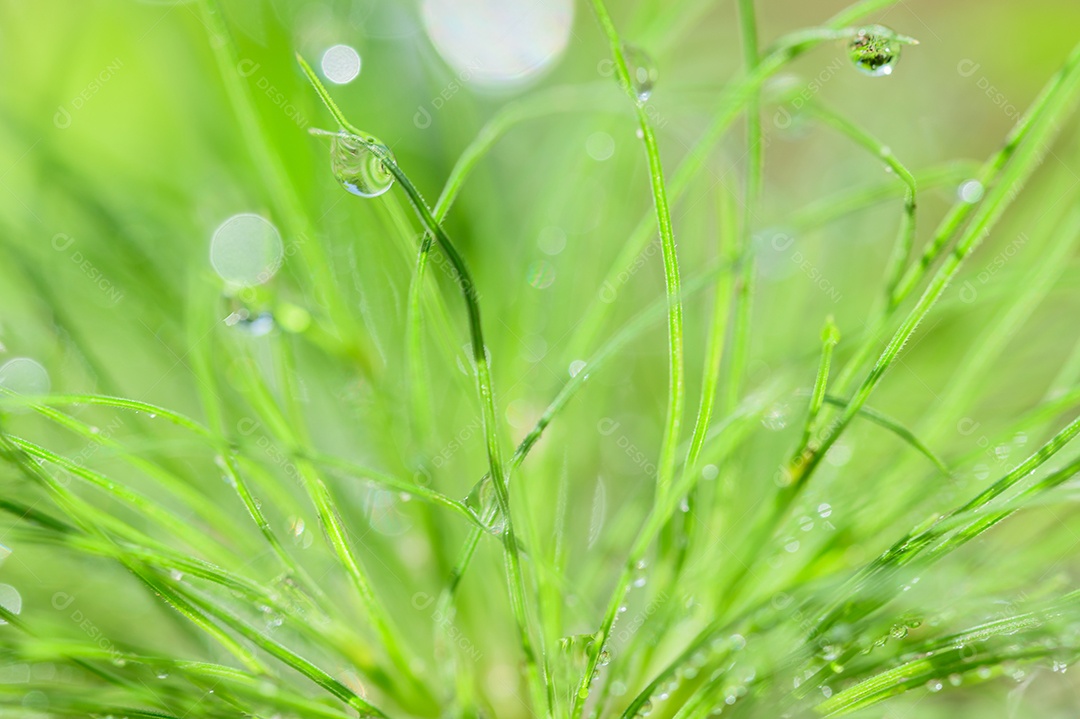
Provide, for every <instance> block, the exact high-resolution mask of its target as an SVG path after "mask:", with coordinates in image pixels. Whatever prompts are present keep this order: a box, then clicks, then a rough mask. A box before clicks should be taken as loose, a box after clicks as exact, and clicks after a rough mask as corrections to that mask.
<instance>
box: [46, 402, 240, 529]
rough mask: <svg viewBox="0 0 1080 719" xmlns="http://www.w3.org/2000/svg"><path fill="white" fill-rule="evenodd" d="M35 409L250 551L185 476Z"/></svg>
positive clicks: (75, 422)
mask: <svg viewBox="0 0 1080 719" xmlns="http://www.w3.org/2000/svg"><path fill="white" fill-rule="evenodd" d="M30 407H31V409H33V410H34V411H35V412H37V413H38V414H39V415H41V416H43V417H45V418H47V419H49V420H51V421H52V422H55V423H56V424H57V425H59V426H61V427H64V428H66V429H69V430H71V431H72V432H74V433H75V434H77V435H79V436H80V437H82V438H84V439H86V440H89V441H90V442H92V443H93V444H94V445H96V446H99V447H107V448H109V449H113V450H116V451H117V454H118V455H119V456H120V458H121V459H123V460H124V462H126V463H127V464H128V465H130V466H131V467H133V468H135V469H137V470H138V471H140V472H142V473H143V474H145V475H146V476H147V477H150V478H151V479H153V480H155V481H156V484H157V486H158V487H161V488H164V489H165V490H166V491H167V492H169V494H171V495H172V496H173V497H174V498H175V499H177V500H178V501H179V502H181V503H182V504H183V505H184V506H186V507H188V508H189V509H190V510H191V511H192V512H193V513H194V515H195V516H197V517H200V518H201V519H202V520H203V521H204V522H205V523H206V525H207V526H211V527H214V528H215V529H217V530H218V531H220V532H222V533H223V534H225V535H227V536H229V537H231V538H232V540H233V541H236V542H238V543H239V545H240V548H241V549H245V550H246V549H250V548H251V546H250V544H248V542H247V538H246V537H244V536H243V535H242V534H240V533H238V532H237V531H236V527H235V522H233V521H232V518H231V517H229V515H227V514H226V513H225V512H224V510H222V509H221V508H220V507H219V506H218V505H217V504H214V503H213V502H210V501H209V500H208V499H207V498H206V496H205V495H204V494H203V493H202V492H200V491H199V490H197V489H195V488H194V487H192V485H191V484H190V483H189V482H188V481H187V480H185V479H184V478H182V477H178V476H176V475H175V474H173V473H172V472H170V471H169V470H168V469H166V468H165V467H163V466H162V465H161V464H158V463H156V462H151V461H148V460H146V459H143V458H142V457H141V456H140V455H139V454H136V453H135V452H133V451H128V449H127V447H126V446H125V445H124V444H123V443H122V442H118V441H117V440H115V439H113V438H112V437H109V436H107V434H105V433H103V432H101V431H100V430H99V429H98V428H97V427H92V426H90V425H88V424H86V423H85V422H81V421H79V420H77V419H75V418H74V417H72V416H70V415H68V414H65V413H63V412H61V411H59V410H56V409H53V408H51V407H46V406H44V405H40V404H32V405H30Z"/></svg>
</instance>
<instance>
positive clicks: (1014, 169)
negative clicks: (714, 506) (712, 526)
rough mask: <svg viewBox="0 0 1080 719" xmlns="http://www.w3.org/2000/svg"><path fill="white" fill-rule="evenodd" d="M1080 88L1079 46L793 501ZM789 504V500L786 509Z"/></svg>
mask: <svg viewBox="0 0 1080 719" xmlns="http://www.w3.org/2000/svg"><path fill="white" fill-rule="evenodd" d="M1078 86H1080V45H1078V46H1077V47H1076V48H1075V49H1074V50H1073V51H1072V53H1071V54H1070V56H1069V58H1068V60H1067V61H1066V63H1065V65H1064V66H1063V67H1062V68H1061V70H1060V71H1058V73H1057V74H1055V76H1054V78H1053V79H1052V80H1051V81H1050V82H1049V84H1048V85H1047V87H1046V88H1045V89H1044V90H1043V93H1042V94H1041V95H1040V98H1039V99H1038V100H1036V103H1035V105H1034V106H1033V107H1032V109H1031V110H1029V112H1028V114H1027V115H1025V119H1022V120H1021V123H1020V125H1019V127H1020V128H1025V129H1024V130H1023V131H1017V130H1014V131H1013V133H1012V134H1011V135H1010V139H1009V140H1008V141H1007V147H1010V148H1012V149H1010V150H1009V151H1008V153H1007V154H1009V155H1011V159H1012V161H1011V162H1009V163H1008V164H1007V165H1006V167H1005V170H1004V172H1003V173H1002V174H1001V177H1000V181H999V182H998V183H997V184H996V185H994V186H993V187H991V188H990V189H989V191H988V192H987V193H986V197H985V198H984V199H983V202H982V204H980V205H979V207H978V209H977V210H976V211H975V213H974V215H973V217H972V219H971V222H970V223H969V224H968V225H967V227H966V228H965V230H964V231H963V233H962V234H961V235H960V238H959V239H958V240H957V243H956V246H955V247H954V249H953V250H952V252H950V253H949V255H948V256H947V257H946V259H945V261H944V262H943V263H942V265H941V266H940V267H939V268H938V271H937V273H936V274H935V275H934V277H933V279H932V280H931V282H930V284H929V286H928V287H927V288H926V290H925V291H924V292H923V295H922V296H921V297H920V298H919V300H918V302H917V303H916V304H915V306H914V307H913V308H912V309H911V311H910V312H909V313H908V315H907V317H906V318H905V319H904V321H903V322H902V323H901V325H900V327H899V329H897V331H896V332H895V333H894V335H893V337H892V339H891V340H890V341H889V343H888V345H887V346H886V347H885V349H884V351H883V352H882V353H881V355H880V357H879V358H878V360H877V362H876V363H875V365H874V367H873V368H872V369H871V370H870V372H869V373H868V374H867V376H866V378H865V379H864V380H863V382H862V384H861V385H860V386H859V388H858V389H857V390H856V391H855V394H854V395H853V397H852V398H851V401H850V402H849V404H848V406H847V407H846V408H845V410H844V412H843V413H842V415H841V416H840V418H839V419H838V420H837V421H836V422H835V423H833V425H832V426H831V428H830V430H829V432H828V433H827V434H826V435H825V437H824V438H823V439H822V441H821V444H820V447H819V448H818V449H817V450H816V451H814V452H813V453H812V454H811V456H810V457H809V458H808V459H807V460H806V461H805V462H802V458H801V457H800V458H796V460H797V462H798V463H795V462H793V466H792V467H791V469H792V473H793V481H792V483H791V485H790V487H789V488H788V491H787V492H786V494H788V495H789V496H790V497H791V498H793V497H794V495H795V494H796V493H797V492H798V491H799V489H800V488H801V487H802V486H804V485H805V483H806V481H807V479H808V478H809V477H810V475H811V474H812V473H813V471H814V469H815V468H816V467H817V465H818V462H819V461H820V459H821V457H822V456H823V454H824V453H825V452H827V451H828V450H829V448H830V447H831V446H832V445H833V444H834V443H835V442H836V440H837V439H839V437H840V435H841V434H842V433H843V431H844V429H845V428H846V427H847V426H848V424H849V423H850V422H851V419H852V418H853V417H854V416H855V414H856V413H857V412H858V410H859V409H860V408H861V407H862V406H863V405H864V404H865V403H866V401H867V399H869V397H870V395H871V394H872V393H873V391H874V390H875V389H876V388H877V386H878V384H879V383H880V382H881V379H882V377H884V375H885V373H886V372H887V371H888V370H889V368H890V367H891V366H892V364H893V363H894V362H895V361H896V359H897V357H898V356H899V354H900V351H901V350H902V349H903V347H904V345H905V344H906V343H907V341H908V339H910V338H911V336H912V335H913V334H914V332H915V329H916V328H917V327H918V325H919V323H920V322H922V320H923V319H924V318H925V317H926V316H927V315H928V314H929V313H930V310H931V309H932V308H933V306H934V304H935V303H936V302H937V300H938V298H940V297H941V295H942V294H943V293H944V292H945V288H946V287H947V286H948V284H949V282H950V281H951V280H952V279H953V278H954V277H955V276H956V274H957V273H958V272H959V269H960V267H961V265H962V264H963V262H964V260H966V259H967V257H968V256H969V255H970V254H971V253H972V252H974V251H975V249H976V248H977V247H978V246H979V245H980V243H981V242H982V240H983V238H984V237H985V236H986V235H987V234H988V233H989V232H990V230H991V229H992V228H993V227H994V226H995V225H996V224H997V222H998V220H999V219H1000V218H1001V215H1002V214H1003V213H1004V211H1005V209H1006V207H1008V206H1009V204H1011V201H1012V199H1014V197H1015V196H1016V195H1017V194H1018V193H1017V192H1016V190H1015V188H1017V187H1020V186H1022V185H1023V184H1024V182H1025V181H1026V180H1027V179H1028V178H1029V177H1030V176H1031V174H1032V173H1033V172H1034V171H1035V169H1036V168H1037V166H1038V165H1039V164H1040V161H1041V159H1042V156H1043V154H1044V152H1045V149H1044V146H1045V145H1048V144H1049V142H1050V141H1051V140H1052V139H1053V138H1054V137H1055V136H1056V134H1057V130H1058V128H1057V127H1056V125H1055V120H1059V119H1060V118H1061V116H1063V115H1065V114H1068V113H1071V111H1072V109H1073V105H1074V104H1075V99H1076V94H1077V89H1078ZM873 341H874V340H873V338H872V337H871V338H870V340H869V342H868V344H871V345H872V343H873ZM789 501H790V500H785V503H788V502H789Z"/></svg>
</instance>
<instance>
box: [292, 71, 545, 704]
mask: <svg viewBox="0 0 1080 719" xmlns="http://www.w3.org/2000/svg"><path fill="white" fill-rule="evenodd" d="M297 59H298V61H299V62H300V66H301V68H303V70H304V73H305V74H306V75H307V77H308V80H310V82H311V84H312V86H313V87H314V88H315V90H316V92H317V93H318V94H319V97H320V98H321V99H322V101H323V104H325V105H326V107H327V109H328V110H329V111H330V113H331V114H332V115H333V116H334V119H335V120H336V121H337V123H338V124H339V125H340V126H341V128H342V130H343V131H345V132H348V133H350V134H351V135H352V136H353V137H354V138H357V139H361V140H362V138H363V137H365V135H364V134H363V133H361V132H359V131H358V130H356V128H355V127H354V126H352V125H351V124H350V123H349V122H348V120H346V119H345V116H344V115H343V114H342V113H341V111H340V110H339V109H338V108H337V105H336V104H335V103H334V101H333V99H332V98H331V97H330V95H329V93H327V92H326V89H325V88H324V87H323V86H322V83H321V82H320V80H319V78H318V76H317V75H315V72H314V71H313V70H312V69H311V66H310V65H308V64H307V62H306V61H305V60H304V59H303V58H302V57H300V56H299V55H298V56H297ZM364 144H365V146H366V147H367V149H368V150H369V151H370V152H373V153H374V154H375V155H376V157H378V158H379V160H380V161H381V162H382V163H383V166H384V167H385V168H386V169H387V171H389V172H390V173H391V174H392V175H393V176H394V178H395V179H396V180H397V181H398V183H400V185H401V187H402V188H403V189H404V191H405V193H406V195H407V196H408V198H409V201H410V203H411V204H412V205H413V209H414V210H415V211H416V214H417V216H418V217H419V219H420V222H421V224H422V225H423V226H424V229H425V230H426V231H427V232H430V233H431V235H432V236H433V237H434V238H435V240H436V241H437V242H438V244H439V247H440V248H441V249H442V251H443V252H444V253H445V255H446V257H447V259H448V260H449V261H450V263H451V265H452V266H453V267H454V270H455V271H456V272H457V275H458V280H459V284H460V287H461V290H462V295H463V297H464V300H465V305H466V309H467V315H468V319H469V334H470V342H471V345H472V355H473V356H472V360H473V363H474V365H475V367H474V371H475V373H476V386H477V393H478V394H479V398H480V406H481V414H482V416H483V423H484V434H485V439H486V445H487V453H488V465H489V469H490V472H491V476H492V484H493V485H494V489H495V497H496V501H497V503H498V509H499V512H500V513H501V514H502V521H504V522H505V527H506V528H505V530H504V531H503V533H502V544H503V550H504V551H503V554H504V559H505V565H506V574H507V584H508V585H509V593H510V603H511V607H512V609H513V614H514V618H515V622H516V624H517V629H518V635H519V638H520V640H521V645H522V650H523V652H524V654H525V663H526V676H527V679H528V684H529V687H530V692H531V695H532V700H533V703H534V704H535V706H536V707H541V706H544V705H547V704H549V703H550V696H551V695H550V692H549V691H548V689H547V686H548V683H549V680H548V677H547V676H541V672H540V670H539V666H538V663H537V657H538V654H537V652H536V650H535V649H534V647H533V639H532V637H531V635H532V632H531V630H530V628H529V611H528V609H527V607H526V601H525V584H524V578H523V576H522V573H521V558H520V554H519V551H520V550H519V548H518V544H517V538H516V535H515V533H514V526H513V517H512V516H511V511H510V495H509V486H508V483H507V481H506V477H505V476H504V472H503V459H502V450H501V448H500V446H499V437H498V426H497V421H496V414H497V413H496V410H495V396H494V391H493V389H492V385H491V371H490V369H489V367H488V359H487V348H486V346H485V344H484V334H483V327H482V323H481V319H480V304H479V297H478V294H477V291H476V285H475V284H474V283H473V280H472V276H471V274H470V272H469V270H468V268H467V266H466V264H465V260H464V258H463V257H462V256H461V255H460V254H459V253H458V251H457V248H456V246H455V245H454V244H453V243H452V242H451V241H450V238H449V236H448V235H447V234H446V232H445V230H443V228H442V226H441V225H440V224H439V223H438V221H437V220H436V219H435V217H434V216H433V215H432V213H431V210H430V208H428V206H427V204H426V203H425V202H424V199H423V198H422V197H421V196H420V193H419V191H417V189H416V187H415V186H414V185H413V184H412V181H411V180H410V179H409V178H408V176H406V175H405V173H404V172H403V171H402V170H401V168H399V167H398V166H397V164H396V163H395V162H394V160H393V158H392V157H390V156H389V155H388V154H387V153H386V152H385V151H383V150H382V149H381V148H380V147H379V146H377V145H374V144H372V143H370V142H366V141H364ZM542 651H543V650H542V648H541V653H542ZM549 709H550V706H549Z"/></svg>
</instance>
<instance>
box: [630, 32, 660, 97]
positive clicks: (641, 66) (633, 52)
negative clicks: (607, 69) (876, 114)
mask: <svg viewBox="0 0 1080 719" xmlns="http://www.w3.org/2000/svg"><path fill="white" fill-rule="evenodd" d="M623 57H625V58H626V69H627V70H629V71H630V83H631V85H632V86H633V90H634V95H635V96H636V97H637V99H638V102H645V101H646V100H648V99H649V97H650V96H651V95H652V92H653V88H655V87H656V81H657V80H658V79H659V76H660V73H659V71H658V70H657V69H656V62H655V61H654V60H653V59H652V56H651V55H649V53H647V52H645V51H644V50H642V49H641V48H640V47H638V46H637V45H630V44H624V45H623Z"/></svg>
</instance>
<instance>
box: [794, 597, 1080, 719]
mask: <svg viewBox="0 0 1080 719" xmlns="http://www.w3.org/2000/svg"><path fill="white" fill-rule="evenodd" d="M1076 602H1077V596H1076V594H1075V593H1073V594H1070V595H1067V596H1066V597H1064V598H1063V600H1062V601H1061V602H1059V603H1058V605H1057V606H1054V607H1051V608H1048V609H1047V610H1043V611H1039V612H1027V613H1024V614H1018V615H1014V616H1010V617H1004V618H1002V619H998V620H995V621H992V622H988V623H986V624H982V625H979V626H977V627H973V628H971V629H969V630H967V631H963V632H958V633H956V634H953V635H950V636H948V637H944V638H942V639H941V640H938V641H937V642H935V643H933V644H930V645H928V646H923V647H920V649H921V651H918V652H917V653H914V656H917V657H918V658H917V659H914V660H910V661H906V662H904V663H902V664H900V665H898V666H896V667H893V668H890V669H887V670H885V671H883V672H880V673H878V674H876V675H874V676H872V677H870V678H868V679H865V680H863V681H861V682H859V683H858V684H855V685H854V686H852V687H848V688H847V689H845V690H843V691H841V692H839V693H837V694H835V695H833V696H832V697H830V698H829V699H827V700H825V701H824V702H821V703H820V704H818V705H817V706H816V707H815V711H816V712H817V713H818V714H821V715H823V716H842V715H844V714H849V713H851V712H853V711H855V710H857V709H864V708H866V707H869V706H872V705H874V704H877V703H879V702H881V701H883V700H884V699H887V698H889V697H891V696H895V695H897V694H900V693H903V692H905V691H908V690H909V689H912V688H916V687H922V686H925V684H926V683H927V682H929V681H934V680H940V679H941V678H942V677H946V676H952V675H953V674H956V675H959V676H961V677H963V676H965V675H970V674H973V673H974V674H976V676H979V677H980V679H981V678H983V677H984V676H985V677H989V673H988V672H986V669H987V668H990V667H996V668H1000V666H1001V665H1002V664H1004V663H1006V662H1007V661H1009V660H1013V661H1016V660H1023V659H1029V660H1030V659H1036V658H1042V657H1045V656H1053V655H1055V654H1060V653H1061V652H1063V651H1065V652H1068V653H1070V654H1072V653H1075V652H1076V650H1077V647H1075V646H1070V645H1068V644H1066V645H1065V646H1061V645H1060V644H1059V643H1058V642H1053V643H1052V644H1051V645H1049V646H1048V645H1047V644H1046V643H1044V642H1043V639H1044V637H1040V636H1038V635H1036V636H1035V637H1033V640H1034V641H1032V642H1031V643H1030V644H1027V645H1026V646H1025V645H1024V644H1023V641H1024V639H1025V637H1024V635H1023V632H1025V630H1033V629H1038V628H1039V627H1041V626H1042V625H1043V624H1044V623H1045V622H1046V621H1047V620H1048V619H1051V618H1059V617H1060V618H1062V619H1064V620H1066V621H1068V620H1075V617H1076V607H1075V604H1076ZM1018 634H1019V636H1017V635H1018ZM997 637H1001V638H1005V637H1007V638H1008V642H1009V644H1008V645H1007V646H1003V647H1001V648H997V647H995V646H992V645H991V646H990V648H989V649H987V650H979V649H978V648H979V647H981V646H987V641H988V640H990V639H994V638H997ZM973 648H974V651H973Z"/></svg>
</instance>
